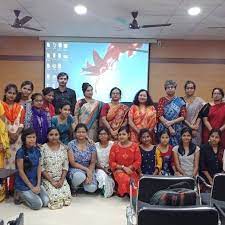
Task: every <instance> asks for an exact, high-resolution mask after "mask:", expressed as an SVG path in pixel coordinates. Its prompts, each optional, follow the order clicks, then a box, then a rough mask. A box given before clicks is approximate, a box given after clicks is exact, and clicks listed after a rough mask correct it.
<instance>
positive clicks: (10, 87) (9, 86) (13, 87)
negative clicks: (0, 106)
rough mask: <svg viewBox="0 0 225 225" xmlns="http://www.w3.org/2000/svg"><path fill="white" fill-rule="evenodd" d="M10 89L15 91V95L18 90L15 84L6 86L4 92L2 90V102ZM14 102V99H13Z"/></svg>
mask: <svg viewBox="0 0 225 225" xmlns="http://www.w3.org/2000/svg"><path fill="white" fill-rule="evenodd" d="M10 89H15V91H16V94H18V88H17V86H16V85H15V84H8V85H7V86H6V87H5V90H4V96H3V102H5V101H6V93H7V92H8V91H9V90H10ZM15 101H16V99H15Z"/></svg>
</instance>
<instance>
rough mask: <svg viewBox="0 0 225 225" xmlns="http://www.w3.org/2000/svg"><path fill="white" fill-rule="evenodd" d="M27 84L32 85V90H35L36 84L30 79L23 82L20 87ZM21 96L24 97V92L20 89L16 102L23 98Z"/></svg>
mask: <svg viewBox="0 0 225 225" xmlns="http://www.w3.org/2000/svg"><path fill="white" fill-rule="evenodd" d="M26 85H30V88H31V90H32V92H33V90H34V84H33V83H32V81H30V80H25V81H23V82H22V84H21V85H20V89H22V88H23V87H24V86H26ZM21 98H22V92H21V91H19V92H18V94H17V96H16V102H19V101H20V100H21Z"/></svg>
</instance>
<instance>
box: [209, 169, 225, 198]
mask: <svg viewBox="0 0 225 225" xmlns="http://www.w3.org/2000/svg"><path fill="white" fill-rule="evenodd" d="M211 198H212V199H215V200H219V201H225V174H223V173H218V174H216V175H215V176H214V178H213V186H212V190H211Z"/></svg>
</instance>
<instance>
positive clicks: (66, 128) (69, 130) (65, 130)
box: [52, 102, 74, 145]
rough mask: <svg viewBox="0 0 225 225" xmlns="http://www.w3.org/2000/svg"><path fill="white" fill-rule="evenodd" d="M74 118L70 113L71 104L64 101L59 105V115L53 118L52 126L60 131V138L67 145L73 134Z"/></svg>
mask: <svg viewBox="0 0 225 225" xmlns="http://www.w3.org/2000/svg"><path fill="white" fill-rule="evenodd" d="M73 123H74V119H73V117H72V116H71V114H70V104H69V103H68V102H64V103H62V104H61V105H60V106H59V115H56V116H54V117H53V118H52V126H53V127H56V128H57V129H58V131H59V133H60V140H61V142H62V143H63V144H65V145H67V144H68V143H69V142H70V141H71V139H72V136H73V127H74V125H73Z"/></svg>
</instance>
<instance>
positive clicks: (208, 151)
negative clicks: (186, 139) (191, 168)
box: [200, 128, 224, 185]
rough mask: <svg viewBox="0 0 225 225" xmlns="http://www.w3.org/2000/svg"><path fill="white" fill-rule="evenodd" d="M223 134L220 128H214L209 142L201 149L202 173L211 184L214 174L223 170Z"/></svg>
mask: <svg viewBox="0 0 225 225" xmlns="http://www.w3.org/2000/svg"><path fill="white" fill-rule="evenodd" d="M221 134H222V133H221V131H220V130H219V129H215V128H214V129H212V130H211V131H210V133H209V141H208V143H207V144H204V145H202V146H201V151H200V175H201V176H203V177H204V178H205V179H206V181H207V182H208V183H209V184H211V185H212V184H213V177H214V175H215V174H216V173H221V172H223V152H224V149H223V148H222V147H221Z"/></svg>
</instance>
